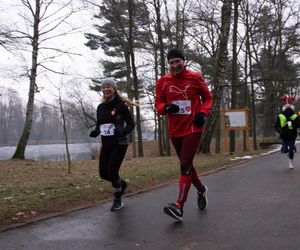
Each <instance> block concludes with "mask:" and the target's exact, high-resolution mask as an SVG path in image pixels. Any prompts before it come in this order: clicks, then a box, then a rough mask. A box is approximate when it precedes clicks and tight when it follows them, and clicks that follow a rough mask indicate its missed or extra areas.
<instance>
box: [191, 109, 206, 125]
mask: <svg viewBox="0 0 300 250" xmlns="http://www.w3.org/2000/svg"><path fill="white" fill-rule="evenodd" d="M205 121H206V115H205V114H204V113H202V112H200V113H197V114H196V115H195V119H194V124H195V126H196V127H202V126H203V125H204V123H205Z"/></svg>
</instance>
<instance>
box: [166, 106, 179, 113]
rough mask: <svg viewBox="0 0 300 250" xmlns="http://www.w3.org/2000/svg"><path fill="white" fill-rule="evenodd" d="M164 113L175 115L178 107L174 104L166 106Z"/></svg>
mask: <svg viewBox="0 0 300 250" xmlns="http://www.w3.org/2000/svg"><path fill="white" fill-rule="evenodd" d="M165 111H166V113H168V114H172V113H177V112H178V111H179V106H178V105H176V104H174V103H171V104H166V105H165Z"/></svg>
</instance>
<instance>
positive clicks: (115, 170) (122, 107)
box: [90, 77, 136, 211]
mask: <svg viewBox="0 0 300 250" xmlns="http://www.w3.org/2000/svg"><path fill="white" fill-rule="evenodd" d="M101 88H102V92H103V102H102V103H100V104H99V105H98V107H97V122H96V127H95V129H94V130H93V131H91V132H90V137H94V138H95V137H97V136H98V135H101V142H102V146H101V151H100V156H99V173H100V177H101V178H102V179H103V180H106V181H109V182H111V184H112V187H113V188H114V201H113V205H112V207H111V211H117V210H119V209H121V208H122V207H124V203H123V202H122V200H121V197H122V195H123V194H124V192H125V189H126V188H127V186H128V181H127V180H124V179H122V178H121V177H120V176H119V170H120V167H121V164H122V162H123V159H124V157H125V154H126V151H127V147H128V138H127V135H128V134H129V133H130V132H132V131H133V129H134V127H135V122H134V119H133V116H132V114H131V112H130V110H129V109H128V106H133V105H136V104H135V103H133V102H132V101H130V100H128V99H127V98H125V97H123V96H121V95H120V94H119V93H118V90H117V84H116V81H115V79H114V78H112V77H111V78H105V79H104V80H103V81H102V84H101Z"/></svg>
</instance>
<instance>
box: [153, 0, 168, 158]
mask: <svg viewBox="0 0 300 250" xmlns="http://www.w3.org/2000/svg"><path fill="white" fill-rule="evenodd" d="M154 7H155V14H156V22H157V27H156V31H157V37H158V46H159V53H160V74H161V75H164V74H165V73H166V64H165V54H164V51H165V47H164V42H163V34H162V28H161V15H160V9H161V2H160V0H154ZM158 133H159V136H158V139H159V140H158V145H159V148H160V149H159V153H160V155H161V156H165V155H167V156H170V155H171V149H170V138H169V135H168V126H167V119H165V117H160V118H159V130H158Z"/></svg>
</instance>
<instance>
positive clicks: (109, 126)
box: [100, 123, 116, 136]
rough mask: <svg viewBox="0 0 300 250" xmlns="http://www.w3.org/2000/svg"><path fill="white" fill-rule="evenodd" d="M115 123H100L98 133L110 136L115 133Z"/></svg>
mask: <svg viewBox="0 0 300 250" xmlns="http://www.w3.org/2000/svg"><path fill="white" fill-rule="evenodd" d="M115 128H116V127H115V124H113V123H105V124H101V125H100V135H102V136H112V135H114V134H115Z"/></svg>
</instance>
